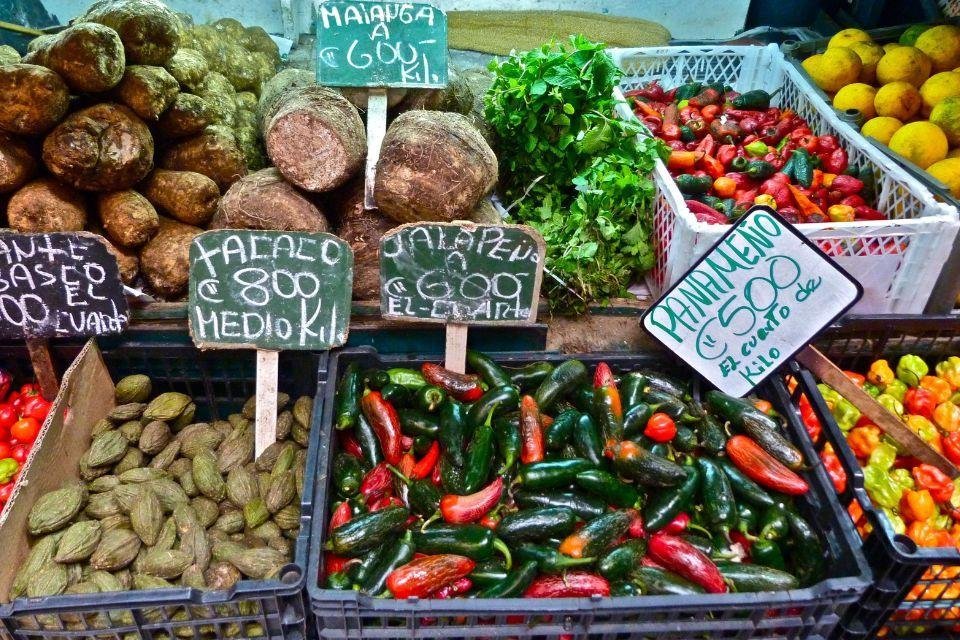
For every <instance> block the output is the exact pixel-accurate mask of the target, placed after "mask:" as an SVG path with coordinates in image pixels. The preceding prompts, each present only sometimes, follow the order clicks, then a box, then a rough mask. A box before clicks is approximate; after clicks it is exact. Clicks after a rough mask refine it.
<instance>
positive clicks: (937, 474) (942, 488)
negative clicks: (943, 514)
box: [911, 464, 954, 502]
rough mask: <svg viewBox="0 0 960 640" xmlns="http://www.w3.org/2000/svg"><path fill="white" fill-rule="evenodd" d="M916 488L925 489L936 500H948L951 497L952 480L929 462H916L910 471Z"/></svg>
mask: <svg viewBox="0 0 960 640" xmlns="http://www.w3.org/2000/svg"><path fill="white" fill-rule="evenodd" d="M911 475H912V476H913V480H914V482H916V483H917V490H918V491H919V490H922V489H926V490H927V491H929V492H930V495H931V496H932V497H933V499H934V500H935V501H936V502H950V498H952V497H953V489H954V487H953V481H952V480H950V477H949V476H948V475H947V474H945V473H944V472H943V471H940V469H937V468H936V467H935V466H933V465H931V464H918V465H917V466H915V467H914V468H913V470H912V471H911Z"/></svg>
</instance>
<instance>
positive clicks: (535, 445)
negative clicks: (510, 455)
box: [520, 396, 545, 464]
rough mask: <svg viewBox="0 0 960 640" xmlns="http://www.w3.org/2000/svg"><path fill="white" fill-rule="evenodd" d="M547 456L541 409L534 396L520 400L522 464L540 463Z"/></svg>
mask: <svg viewBox="0 0 960 640" xmlns="http://www.w3.org/2000/svg"><path fill="white" fill-rule="evenodd" d="M544 454H545V450H544V442H543V425H542V424H541V422H540V409H539V408H538V407H537V401H536V400H534V399H533V396H523V398H522V399H521V400H520V462H522V463H523V464H529V463H531V462H540V461H541V460H543V457H544Z"/></svg>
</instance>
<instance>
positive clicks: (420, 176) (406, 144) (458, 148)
mask: <svg viewBox="0 0 960 640" xmlns="http://www.w3.org/2000/svg"><path fill="white" fill-rule="evenodd" d="M496 183H497V157H496V156H495V155H494V154H493V151H492V150H491V149H490V146H489V145H488V144H487V143H486V141H485V140H484V139H483V136H481V135H480V132H478V131H477V130H476V128H475V127H474V126H473V125H472V124H470V121H469V120H468V119H467V118H466V117H464V116H462V115H460V114H458V113H447V112H444V111H408V112H406V113H403V114H401V115H400V116H398V117H397V119H396V120H394V121H393V124H391V125H390V128H389V129H388V130H387V135H386V136H385V137H384V139H383V147H382V148H381V150H380V159H379V162H378V163H377V177H376V183H375V189H374V198H375V199H376V201H377V206H378V207H379V208H380V210H381V211H382V212H383V213H385V214H386V215H388V216H389V217H391V218H393V219H394V220H396V221H398V222H418V221H421V220H431V221H440V222H449V221H451V220H457V219H465V218H468V217H469V216H470V213H471V212H472V211H473V209H474V208H475V207H476V206H477V204H478V203H479V202H480V199H481V198H483V196H485V195H486V194H488V193H490V190H491V189H493V187H494V185H495V184H496Z"/></svg>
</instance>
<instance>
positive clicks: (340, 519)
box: [329, 500, 353, 531]
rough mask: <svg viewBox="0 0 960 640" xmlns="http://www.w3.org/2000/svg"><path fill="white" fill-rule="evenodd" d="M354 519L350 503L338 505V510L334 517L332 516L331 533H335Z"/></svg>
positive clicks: (334, 512) (335, 510)
mask: <svg viewBox="0 0 960 640" xmlns="http://www.w3.org/2000/svg"><path fill="white" fill-rule="evenodd" d="M352 517H353V511H352V510H351V509H350V503H349V502H347V501H346V500H344V501H343V502H341V503H340V504H338V505H337V508H336V509H334V510H333V515H331V516H330V525H329V529H330V531H333V530H334V529H336V528H337V527H339V526H340V525H342V524H346V523H348V522H350V518H352Z"/></svg>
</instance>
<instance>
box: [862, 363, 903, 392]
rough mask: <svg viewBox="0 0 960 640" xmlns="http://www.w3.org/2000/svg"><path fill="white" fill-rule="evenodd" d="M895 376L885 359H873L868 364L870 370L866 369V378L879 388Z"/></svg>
mask: <svg viewBox="0 0 960 640" xmlns="http://www.w3.org/2000/svg"><path fill="white" fill-rule="evenodd" d="M895 377H896V376H895V375H894V373H893V369H891V368H890V363H889V362H887V361H886V360H875V361H874V362H873V364H871V365H870V370H869V371H867V380H869V381H870V382H872V383H873V384H875V385H877V386H878V387H880V388H881V389H883V388H884V387H885V386H887V385H888V384H890V382H892V381H893V379H894V378H895Z"/></svg>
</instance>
